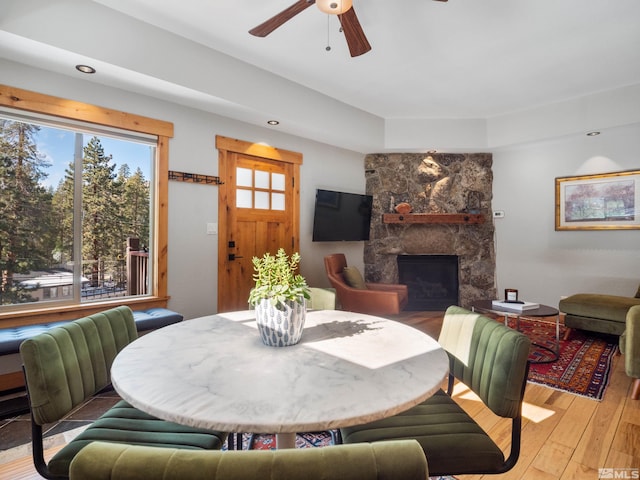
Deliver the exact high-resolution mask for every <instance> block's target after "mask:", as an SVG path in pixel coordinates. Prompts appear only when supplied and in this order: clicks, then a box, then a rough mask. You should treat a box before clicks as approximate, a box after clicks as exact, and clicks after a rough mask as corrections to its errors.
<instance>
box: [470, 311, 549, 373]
mask: <svg viewBox="0 0 640 480" xmlns="http://www.w3.org/2000/svg"><path fill="white" fill-rule="evenodd" d="M471 310H472V311H474V312H480V313H491V314H494V315H502V316H504V324H505V325H507V326H508V321H509V319H510V318H514V319H515V320H516V330H520V319H521V318H527V319H529V318H530V319H532V320H537V321H542V320H540V318H541V317H555V326H556V335H555V345H554V348H549V347H547V346H546V345H541V344H540V343H536V342H534V341H533V339H531V340H532V342H531V345H532V347H537V348H541V349H543V350H547V351H548V352H550V353H552V354H553V356H552V357H551V358H548V359H545V360H530V362H531V363H552V362H555V361H556V360H558V357H559V355H560V311H559V310H558V309H557V308H553V307H550V306H548V305H540V306H539V307H538V308H531V309H529V310H523V311H522V312H517V311H514V310H507V309H505V308H501V307H496V306H494V305H493V303H492V301H491V300H478V301H476V302H473V303H472V304H471ZM542 322H544V321H542ZM547 323H548V322H547Z"/></svg>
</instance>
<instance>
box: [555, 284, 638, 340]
mask: <svg viewBox="0 0 640 480" xmlns="http://www.w3.org/2000/svg"><path fill="white" fill-rule="evenodd" d="M634 305H640V287H638V291H637V292H636V294H635V296H634V297H625V296H618V295H603V294H598V293H578V294H575V295H571V296H569V297H566V298H563V299H562V300H560V303H559V304H558V309H559V310H560V311H561V312H562V313H564V314H565V319H564V324H565V326H566V327H568V328H576V329H580V330H589V331H591V332H600V333H608V334H612V335H621V334H622V332H624V330H625V328H626V325H625V322H626V318H627V312H628V311H629V309H630V308H631V307H633V306H634Z"/></svg>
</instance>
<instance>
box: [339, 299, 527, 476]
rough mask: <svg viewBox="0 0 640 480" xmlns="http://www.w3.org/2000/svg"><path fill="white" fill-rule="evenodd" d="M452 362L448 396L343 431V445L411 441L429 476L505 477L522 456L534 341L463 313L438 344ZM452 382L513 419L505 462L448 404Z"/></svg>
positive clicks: (446, 325)
mask: <svg viewBox="0 0 640 480" xmlns="http://www.w3.org/2000/svg"><path fill="white" fill-rule="evenodd" d="M438 341H439V342H440V344H441V345H442V347H443V348H444V349H445V350H446V351H447V353H448V355H449V360H450V374H449V386H448V392H447V393H444V392H443V391H439V392H438V393H436V394H435V395H434V396H433V397H431V398H429V399H427V400H426V401H425V402H423V403H421V404H419V405H417V406H415V407H413V408H411V409H409V410H407V411H405V412H403V413H400V414H398V415H395V416H393V417H389V418H386V419H383V420H379V421H376V422H372V423H368V424H366V425H359V426H354V427H348V428H343V429H341V435H342V439H343V442H344V443H348V444H350V443H357V442H377V441H381V440H392V439H393V440H399V439H409V438H413V439H416V440H417V441H418V442H420V445H421V446H422V448H423V449H424V452H425V454H426V457H427V458H428V459H429V472H430V474H431V475H434V476H437V475H458V474H491V473H503V472H506V471H508V470H510V469H511V468H513V466H514V465H515V464H516V462H517V460H518V457H519V455H520V434H521V424H522V400H523V397H524V389H525V386H526V381H527V373H528V366H529V362H528V356H529V347H530V345H531V341H530V340H529V339H528V338H527V337H526V336H525V335H523V334H522V333H520V332H517V331H515V330H512V329H510V328H508V327H505V326H504V325H502V324H501V323H499V322H496V321H495V320H491V319H489V318H487V317H484V316H482V315H479V314H477V313H472V312H469V311H468V310H465V309H462V308H460V307H449V308H448V309H447V311H446V314H445V317H444V320H443V324H442V330H441V332H440V337H439V339H438ZM454 378H456V379H458V380H459V381H460V382H462V383H464V384H465V385H466V386H467V387H469V388H470V389H471V390H473V391H474V392H475V393H476V394H477V395H478V396H479V397H480V399H481V400H482V401H483V402H484V404H485V405H486V406H487V407H489V408H490V409H491V410H492V411H493V412H494V413H495V414H496V415H499V416H501V417H506V418H510V419H511V450H510V454H509V457H508V458H506V459H505V455H504V453H503V452H502V450H501V449H500V447H498V445H496V443H495V441H494V440H493V439H492V438H491V437H490V436H489V435H488V434H487V433H486V432H485V431H484V430H483V429H482V428H481V427H480V426H479V425H478V424H477V423H476V422H475V421H474V420H473V418H471V417H470V416H469V415H468V414H467V413H465V411H464V410H463V409H462V408H461V407H460V406H459V405H458V404H457V403H456V402H455V400H454V399H453V398H452V397H451V393H452V390H453V383H454Z"/></svg>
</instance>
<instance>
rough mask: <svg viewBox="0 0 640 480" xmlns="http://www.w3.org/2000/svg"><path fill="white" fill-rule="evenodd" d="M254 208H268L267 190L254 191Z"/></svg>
mask: <svg viewBox="0 0 640 480" xmlns="http://www.w3.org/2000/svg"><path fill="white" fill-rule="evenodd" d="M256 208H258V209H260V210H269V193H268V192H256Z"/></svg>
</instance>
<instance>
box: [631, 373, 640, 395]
mask: <svg viewBox="0 0 640 480" xmlns="http://www.w3.org/2000/svg"><path fill="white" fill-rule="evenodd" d="M639 399H640V378H636V379H635V380H634V381H633V385H631V400H639Z"/></svg>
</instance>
